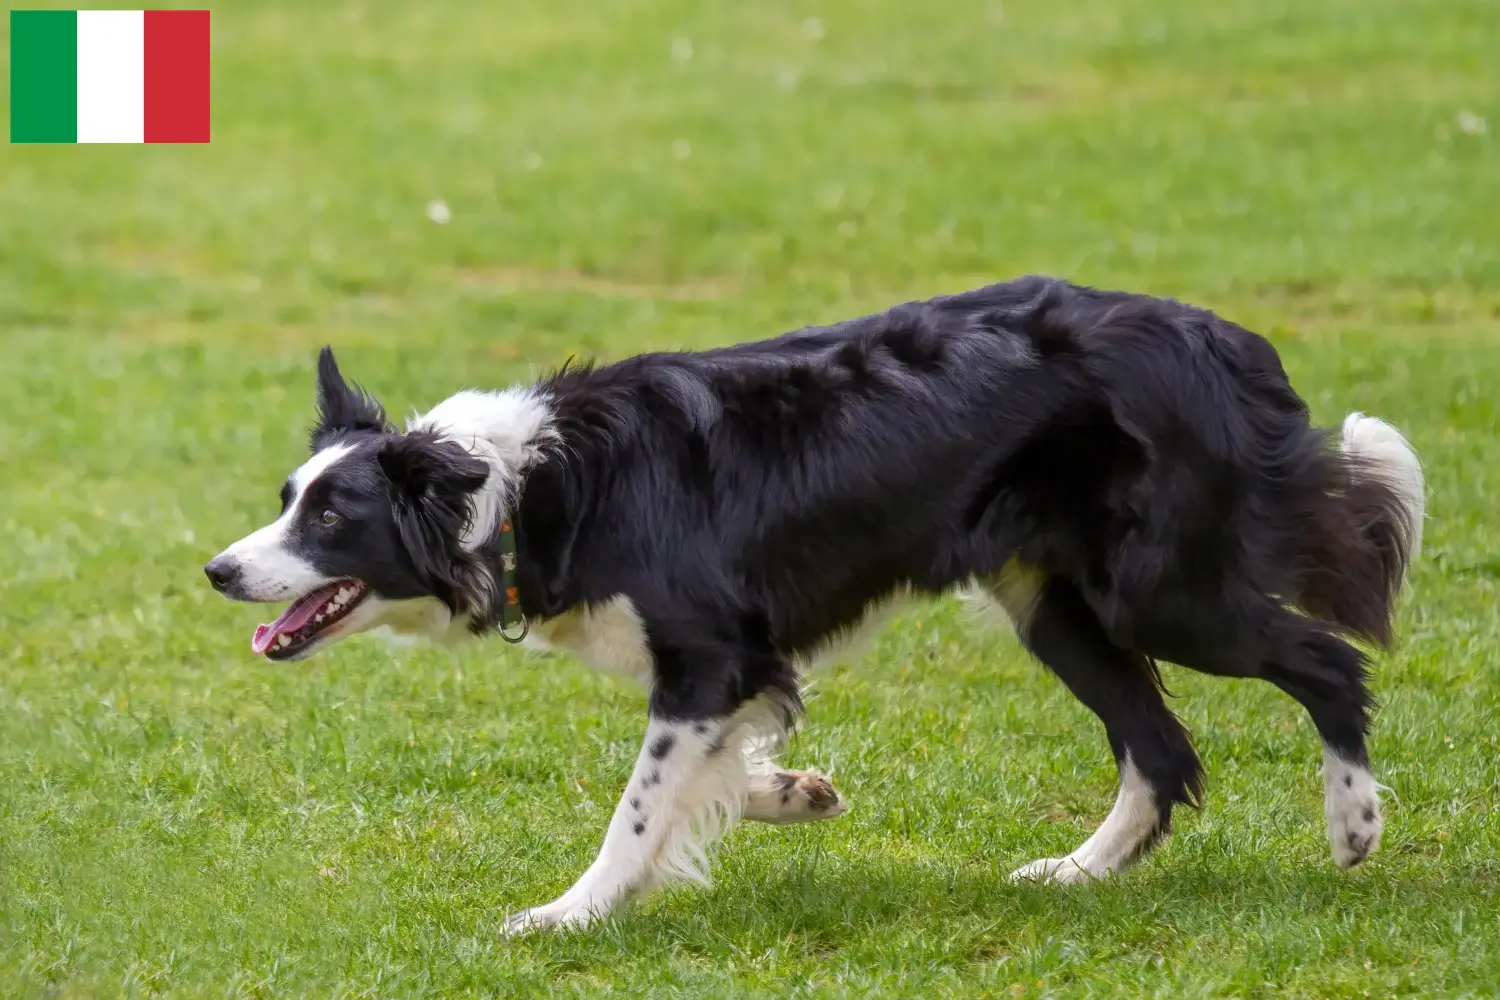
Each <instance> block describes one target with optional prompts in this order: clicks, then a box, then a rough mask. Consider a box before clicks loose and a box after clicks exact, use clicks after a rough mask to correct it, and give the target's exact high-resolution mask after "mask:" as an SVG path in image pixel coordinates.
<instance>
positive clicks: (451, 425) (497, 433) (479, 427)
mask: <svg viewBox="0 0 1500 1000" xmlns="http://www.w3.org/2000/svg"><path fill="white" fill-rule="evenodd" d="M552 413H553V409H552V401H551V399H549V398H548V397H547V395H546V394H545V393H542V392H539V391H538V390H536V389H535V388H533V387H531V386H512V387H511V388H509V389H502V390H500V391H498V392H476V391H474V390H465V391H463V392H460V393H456V394H454V395H452V396H449V397H448V398H447V399H445V400H443V401H442V402H441V403H439V404H438V405H436V406H434V407H433V408H432V409H431V410H428V411H427V412H426V413H425V414H422V415H420V416H415V417H413V418H412V419H411V420H410V422H408V424H407V426H406V430H407V433H411V432H413V431H426V432H430V433H433V434H437V435H439V436H440V437H441V438H442V439H443V440H446V441H453V442H455V443H457V444H459V445H462V446H463V447H464V448H465V449H467V450H468V451H469V453H470V454H472V455H474V456H475V457H476V458H479V459H481V460H483V461H484V462H486V463H487V464H488V465H489V467H490V476H489V481H488V482H486V483H485V486H484V489H482V490H479V491H478V492H476V493H475V494H474V498H473V502H474V519H473V521H471V522H470V523H469V525H468V527H467V528H466V529H465V531H464V539H463V544H464V546H465V547H466V548H469V549H474V548H477V547H478V546H480V545H481V544H483V543H484V541H485V540H486V539H488V538H490V537H492V536H493V535H494V533H495V531H496V530H497V529H498V528H499V526H500V521H501V519H502V518H503V517H504V516H505V512H506V511H507V510H509V509H511V508H512V507H513V506H514V505H515V501H516V499H517V497H516V491H517V489H518V488H519V486H520V484H521V474H522V473H523V472H525V471H526V469H528V468H529V467H530V466H532V465H533V464H535V463H536V462H537V460H538V459H540V458H541V456H542V454H543V452H544V451H545V450H546V449H547V448H548V447H549V446H551V445H553V444H555V443H556V441H557V432H556V431H554V430H553V429H552Z"/></svg>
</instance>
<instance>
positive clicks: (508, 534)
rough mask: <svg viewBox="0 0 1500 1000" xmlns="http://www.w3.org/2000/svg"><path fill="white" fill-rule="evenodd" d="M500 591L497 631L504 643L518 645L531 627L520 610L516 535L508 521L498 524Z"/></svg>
mask: <svg viewBox="0 0 1500 1000" xmlns="http://www.w3.org/2000/svg"><path fill="white" fill-rule="evenodd" d="M500 589H501V590H502V591H503V592H504V594H505V603H504V604H502V605H501V607H500V628H499V629H498V630H497V631H499V633H500V638H502V639H504V640H505V641H506V642H509V643H512V644H514V643H518V642H520V641H521V640H522V639H525V638H526V633H528V632H530V631H531V626H530V625H529V624H528V623H527V621H526V612H524V611H522V610H521V592H520V589H519V587H518V585H517V582H516V533H515V531H514V530H513V529H512V528H511V524H510V522H509V521H501V522H500ZM518 626H519V627H520V629H521V631H519V632H517V631H516V628H517V627H518Z"/></svg>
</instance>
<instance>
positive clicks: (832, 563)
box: [206, 277, 1424, 931]
mask: <svg viewBox="0 0 1500 1000" xmlns="http://www.w3.org/2000/svg"><path fill="white" fill-rule="evenodd" d="M317 391H318V411H319V416H318V422H317V426H316V427H315V428H314V430H313V432H312V457H311V458H310V459H309V460H308V461H307V462H305V463H303V464H302V466H301V467H300V468H298V469H296V470H295V471H294V472H293V473H292V474H291V476H290V477H289V478H288V479H287V480H286V484H285V485H284V486H283V487H282V489H281V514H280V516H279V517H278V518H277V519H276V520H275V521H274V522H273V523H271V524H270V525H268V526H266V527H264V528H261V529H260V530H259V531H256V532H255V533H253V534H251V535H249V536H248V537H246V538H244V539H242V540H241V541H239V542H236V543H235V544H234V545H231V546H230V547H229V548H228V549H227V550H225V551H224V553H223V554H221V555H219V556H218V557H216V558H215V559H214V560H213V561H212V562H210V563H209V564H208V566H207V567H206V571H207V574H208V577H209V579H210V580H211V582H212V583H213V585H214V587H215V588H217V589H218V590H219V591H221V592H222V593H223V594H224V595H225V596H227V597H230V598H233V599H235V600H240V601H258V602H280V601H291V602H292V603H291V606H290V607H289V608H288V609H287V610H286V612H285V613H284V614H282V615H281V616H280V617H279V618H277V619H276V620H275V622H273V623H271V624H269V625H263V626H261V627H260V629H258V630H257V632H256V635H255V639H254V642H253V648H254V650H255V652H257V653H259V654H263V655H265V656H267V657H269V658H270V659H272V660H295V659H301V658H303V657H306V656H309V655H311V654H312V653H314V652H316V651H318V650H320V649H323V648H324V647H326V646H328V645H330V644H332V643H334V642H336V641H338V640H340V639H343V638H345V637H347V636H350V635H354V634H355V633H358V632H364V631H367V630H371V629H377V628H379V629H385V630H387V631H389V632H394V633H400V634H407V635H419V636H426V637H429V638H435V639H438V640H449V639H456V638H459V637H466V636H482V635H485V634H490V633H495V632H500V633H501V634H505V635H507V636H508V637H510V638H515V633H516V632H517V631H519V630H521V627H523V626H524V625H526V624H529V626H530V630H531V640H532V641H533V642H536V641H540V642H542V643H543V644H546V645H550V646H552V647H560V648H564V649H569V650H572V651H573V652H575V653H576V654H577V655H578V656H579V657H580V658H582V659H583V660H585V661H586V662H589V663H591V664H593V665H595V666H598V667H601V668H604V669H608V670H612V671H616V672H620V673H623V674H626V675H629V676H632V677H635V678H638V679H639V680H640V681H641V682H642V683H643V684H644V685H645V686H646V687H647V688H648V689H649V692H650V696H649V715H648V719H647V723H646V730H645V734H644V737H643V739H642V741H641V748H640V754H639V756H638V758H637V759H636V762H635V769H634V771H633V772H632V774H631V776H630V780H629V783H628V784H627V785H626V787H625V790H624V792H623V794H622V796H621V798H620V803H619V806H618V808H617V809H616V811H615V814H614V818H613V819H612V820H611V821H610V824H609V828H608V831H607V832H606V833H605V835H604V843H603V846H602V847H601V849H600V851H599V855H598V859H597V860H596V861H595V862H594V863H593V865H592V866H591V867H590V868H589V869H588V870H587V871H586V872H585V873H584V874H583V876H582V877H581V878H580V879H579V880H578V882H577V883H576V884H575V885H574V886H573V887H572V888H571V889H569V890H568V891H567V892H565V893H564V894H563V895H562V896H561V897H560V898H559V899H557V900H555V901H554V902H551V903H548V904H546V905H544V906H538V907H536V908H534V909H530V910H526V911H524V912H522V913H519V914H517V915H515V916H513V917H512V918H511V919H510V921H509V922H508V924H507V926H508V928H509V929H511V930H516V931H518V930H524V929H528V928H533V927H544V926H576V925H581V924H586V923H588V922H590V921H592V920H594V919H596V918H599V917H602V916H603V915H605V914H607V913H609V912H610V911H611V910H612V909H613V908H614V907H616V906H617V905H618V904H620V903H621V902H622V901H624V900H626V899H627V898H629V897H630V896H632V895H633V894H636V893H640V892H644V891H646V890H648V889H650V888H651V887H652V886H654V885H656V884H657V883H659V882H660V881H661V880H662V879H663V878H665V877H668V876H673V875H677V876H687V877H697V878H700V879H703V878H706V867H707V856H706V849H707V845H708V843H709V842H710V841H711V840H712V839H713V838H714V837H716V836H718V835H719V834H721V833H723V832H724V831H725V829H726V828H727V826H728V825H729V824H730V823H732V822H733V821H734V820H735V819H737V818H751V819H757V820H762V821H768V822H791V821H797V820H803V819H819V818H824V817H826V816H831V815H835V814H836V813H838V812H841V811H842V809H843V802H842V800H841V799H840V797H839V796H838V794H837V792H836V791H834V789H833V788H832V786H831V785H829V784H828V783H827V782H826V781H825V780H823V779H822V778H820V777H819V776H817V775H815V774H808V773H801V772H793V771H784V770H781V769H779V768H778V767H776V765H774V764H773V763H772V762H771V760H770V757H769V754H770V752H771V751H772V750H774V748H775V745H776V743H777V741H778V740H779V739H780V738H781V737H782V736H783V735H784V734H785V732H786V731H787V729H788V727H790V725H791V724H792V722H793V720H794V718H795V716H796V713H797V711H798V709H799V708H800V701H799V697H798V692H799V678H800V677H801V675H802V673H803V672H804V671H805V670H806V669H807V668H808V667H809V666H810V665H811V664H812V663H813V662H815V661H817V660H819V659H822V658H824V657H826V655H827V654H829V653H830V652H832V651H834V650H836V649H837V648H838V647H839V646H840V645H841V644H842V642H843V641H844V640H847V639H848V638H850V637H851V636H852V635H853V634H854V633H856V632H858V631H859V630H860V628H861V626H864V625H868V624H869V623H870V622H871V621H872V620H873V619H875V618H877V617H878V615H879V613H880V612H881V610H882V609H885V608H889V606H890V604H891V599H892V598H895V597H905V596H921V595H930V594H938V593H941V592H944V591H948V590H950V589H954V588H958V587H968V588H973V589H975V590H977V591H979V592H981V593H985V594H987V595H988V596H990V597H992V598H993V599H994V602H995V603H996V604H998V605H999V607H1000V608H1002V609H1003V610H1004V612H1005V613H1006V615H1007V616H1008V617H1009V619H1010V620H1011V622H1012V623H1013V624H1014V626H1015V628H1016V630H1017V632H1018V633H1019V635H1020V637H1021V639H1022V641H1023V642H1024V644H1025V645H1026V647H1027V648H1028V649H1029V650H1030V651H1031V653H1032V654H1034V655H1035V656H1036V658H1037V659H1039V660H1040V661H1041V662H1042V663H1044V664H1046V666H1047V667H1049V668H1050V669H1051V670H1052V672H1053V673H1055V674H1056V675H1057V676H1058V678H1059V679H1060V680H1061V681H1062V682H1063V683H1064V684H1065V685H1067V687H1068V689H1069V690H1070V691H1072V692H1073V694H1075V695H1076V696H1077V697H1078V698H1079V699H1080V700H1081V701H1082V702H1083V703H1084V704H1085V705H1087V706H1088V707H1089V708H1090V709H1091V710H1092V711H1093V712H1094V713H1095V714H1097V715H1098V716H1099V718H1100V720H1101V721H1102V722H1103V723H1104V730H1105V733H1106V735H1107V737H1108V739H1109V746H1110V749H1111V750H1112V751H1113V754H1114V759H1115V762H1116V764H1117V766H1118V768H1119V776H1120V783H1119V792H1118V798H1117V800H1116V802H1115V805H1114V808H1113V809H1112V810H1111V812H1110V813H1109V815H1108V817H1107V818H1106V819H1105V820H1104V822H1103V824H1102V825H1101V826H1100V827H1099V829H1098V830H1097V832H1095V833H1094V835H1093V836H1091V837H1089V838H1088V840H1086V841H1085V842H1084V843H1083V844H1082V845H1081V846H1079V847H1078V849H1077V850H1075V851H1073V852H1072V853H1071V854H1069V855H1068V856H1067V857H1064V858H1044V859H1042V860H1039V861H1033V862H1032V863H1030V864H1028V865H1025V866H1024V867H1022V868H1021V869H1019V870H1018V871H1017V872H1016V873H1015V877H1017V878H1021V879H1031V880H1038V881H1052V882H1078V881H1083V880H1087V879H1092V878H1099V877H1103V876H1106V875H1108V874H1110V873H1114V872H1118V871H1120V870H1122V869H1124V868H1125V867H1126V866H1128V865H1129V864H1131V863H1132V862H1134V861H1135V860H1137V859H1138V858H1140V857H1141V856H1142V855H1143V854H1145V853H1146V852H1147V851H1148V850H1149V849H1150V848H1151V846H1152V845H1153V844H1154V843H1156V842H1157V841H1158V840H1159V839H1161V838H1162V837H1163V836H1164V835H1165V834H1166V833H1167V832H1168V830H1169V829H1170V825H1171V817H1172V810H1173V808H1174V807H1175V806H1176V805H1178V804H1179V803H1188V804H1196V803H1197V802H1198V801H1199V797H1200V791H1201V779H1202V769H1201V766H1200V764H1199V762H1198V757H1197V756H1196V754H1195V753H1194V752H1193V747H1192V743H1191V741H1190V740H1189V738H1188V733H1187V732H1186V731H1185V730H1184V728H1183V726H1182V724H1181V723H1180V722H1178V720H1177V718H1176V717H1175V716H1174V715H1173V714H1172V712H1171V711H1169V710H1168V708H1167V706H1166V704H1165V703H1164V701H1163V691H1162V685H1161V678H1160V676H1159V674H1158V671H1157V666H1156V665H1157V662H1158V661H1163V660H1164V661H1169V662H1171V663H1176V664H1181V665H1182V666H1185V667H1190V668H1193V669H1196V670H1200V671H1203V672H1206V673H1210V674H1216V675H1219V676H1224V677H1258V678H1262V679H1264V680H1267V681H1269V682H1270V683H1272V684H1274V685H1276V686H1277V687H1279V688H1280V689H1281V690H1283V691H1285V692H1286V693H1287V694H1289V695H1291V696H1292V697H1293V698H1295V699H1296V700H1297V701H1299V702H1301V703H1302V705H1303V706H1304V707H1306V709H1307V711H1308V712H1309V714H1310V715H1311V716H1312V720H1313V723H1314V724H1315V725H1316V726H1317V729H1318V733H1319V734H1320V736H1321V738H1322V742H1323V774H1324V795H1325V812H1326V818H1327V822H1328V836H1329V841H1330V843H1331V844H1332V848H1333V858H1334V861H1335V862H1337V863H1338V864H1339V865H1341V866H1349V865H1354V864H1357V863H1358V862H1359V861H1361V860H1363V859H1364V858H1365V857H1366V856H1367V855H1368V854H1369V853H1370V852H1371V851H1373V850H1375V848H1376V847H1377V846H1378V844H1379V841H1380V832H1381V826H1382V821H1381V814H1380V803H1379V800H1378V797H1377V789H1378V788H1379V786H1378V785H1377V784H1376V782H1375V780H1374V778H1373V776H1372V774H1371V770H1370V761H1369V756H1368V754H1367V752H1366V749H1365V732H1366V729H1367V727H1368V725H1369V719H1370V710H1371V697H1370V694H1369V691H1368V689H1367V687H1366V663H1367V661H1366V657H1365V654H1364V653H1363V652H1361V649H1360V647H1358V646H1356V645H1354V644H1352V643H1351V641H1350V640H1351V639H1354V640H1359V641H1362V642H1367V643H1373V644H1377V645H1382V646H1384V645H1388V644H1389V643H1390V641H1391V631H1392V613H1393V605H1394V604H1395V602H1396V598H1397V595H1398V592H1399V591H1400V588H1401V585H1402V580H1403V577H1404V575H1405V573H1406V570H1407V566H1408V564H1409V563H1410V561H1411V560H1412V559H1413V558H1414V557H1415V555H1416V553H1417V550H1418V548H1419V545H1420V541H1421V531H1422V520H1423V505H1424V499H1423V481H1422V472H1421V467H1420V465H1419V463H1418V461H1417V457H1416V455H1415V454H1414V452H1413V451H1412V449H1411V447H1410V446H1409V445H1408V444H1407V442H1406V440H1405V439H1404V438H1403V437H1402V436H1401V434H1400V433H1399V432H1397V431H1396V430H1395V429H1394V428H1393V427H1391V426H1390V425H1388V424H1386V423H1383V422H1382V421H1380V420H1376V419H1374V418H1372V417H1366V416H1362V415H1360V414H1353V415H1351V416H1350V417H1349V418H1348V419H1347V420H1346V421H1345V422H1344V424H1343V427H1342V430H1341V431H1326V430H1320V429H1317V428H1315V427H1313V426H1311V425H1310V423H1309V419H1308V409H1307V406H1306V405H1305V404H1304V403H1303V401H1302V399H1301V398H1299V397H1298V395H1297V394H1296V393H1295V392H1294V391H1293V390H1292V388H1291V386H1290V385H1289V384H1288V381H1287V376H1286V373H1285V372H1284V371H1283V369H1282V366H1281V363H1280V361H1279V359H1278V358H1277V355H1276V352H1275V350H1274V349H1273V348H1272V347H1271V345H1270V344H1269V343H1268V342H1267V341H1265V340H1264V339H1262V338H1261V337H1259V336H1257V335H1256V334H1253V333H1250V332H1249V331H1247V330H1245V329H1243V328H1241V327H1239V326H1236V325H1235V324H1233V323H1230V322H1228V321H1226V320H1223V319H1221V318H1219V317H1217V316H1215V315H1214V314H1212V313H1210V312H1207V311H1204V310H1201V309H1196V308H1192V307H1190V306H1187V305H1183V304H1181V303H1178V302H1174V301H1170V300H1163V299H1156V298H1150V297H1146V296H1141V295H1131V294H1125V293H1120V292H1108V291H1099V290H1095V289H1091V288H1084V287H1079V286H1077V285H1073V284H1069V283H1067V282H1065V281H1060V280H1055V279H1050V278H1042V277H1027V278H1021V279H1018V280H1015V281H1011V282H1007V283H1004V284H998V285H992V286H990V287H987V288H981V289H978V290H976V291H972V292H966V293H964V294H960V295H951V296H944V297H941V298H935V299H931V300H929V301H926V302H913V303H908V304H905V305H898V306H895V307H894V308H891V309H888V310H886V311H885V312H881V313H878V314H876V315H873V316H868V317H865V318H862V319H855V320H851V321H849V322H846V323H839V324H836V325H833V326H827V327H812V328H808V329H804V330H799V331H797V332H794V333H789V334H786V335H785V336H782V337H779V338H777V339H774V340H768V341H763V342H760V343H751V344H743V345H740V346H735V347H726V348H721V349H716V350H709V351H703V352H698V353H680V354H671V353H664V354H647V355H643V356H640V357H635V358H631V359H629V360H625V361H620V362H618V363H616V364H611V365H605V366H598V367H565V368H564V369H563V370H562V371H560V372H558V373H556V374H554V375H551V376H550V377H547V378H543V379H541V380H540V381H538V382H536V383H534V384H532V385H528V386H521V387H514V388H510V389H506V390H503V391H499V392H477V391H465V392H460V393H458V394H457V395H455V396H453V397H451V398H449V399H447V400H445V401H444V402H442V403H440V404H438V406H437V407H435V408H434V409H432V410H431V411H430V412H428V413H426V414H424V415H421V416H417V417H414V418H413V419H412V420H411V422H410V423H409V424H408V426H407V428H406V430H405V432H402V431H400V430H398V429H397V428H395V427H393V426H392V425H391V424H390V423H389V422H388V421H387V419H386V417H385V414H384V411H383V410H382V409H381V407H380V405H379V404H378V403H376V402H375V401H374V399H372V398H371V397H370V396H368V395H366V394H365V393H364V392H363V391H362V390H361V389H359V388H358V387H356V386H352V385H350V384H348V383H346V382H345V381H344V379H343V378H342V376H341V375H340V374H339V370H338V368H337V366H336V365H335V363H334V359H333V355H332V354H331V353H330V352H329V351H328V350H327V349H326V348H325V349H324V351H323V353H322V355H321V357H320V358H319V361H318V390H317ZM517 605H519V607H517ZM521 612H524V615H525V616H526V617H525V619H524V620H522V619H521V618H520V615H521Z"/></svg>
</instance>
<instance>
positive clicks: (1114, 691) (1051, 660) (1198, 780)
mask: <svg viewBox="0 0 1500 1000" xmlns="http://www.w3.org/2000/svg"><path fill="white" fill-rule="evenodd" d="M987 586H988V588H989V589H990V591H991V592H992V593H993V594H994V595H995V596H996V598H998V599H999V601H1000V603H1001V604H1002V605H1003V606H1004V607H1005V609H1006V612H1007V613H1008V614H1009V615H1010V617H1011V619H1012V621H1013V622H1014V623H1015V625H1016V629H1017V632H1018V633H1019V634H1020V636H1021V639H1022V641H1023V642H1024V643H1025V644H1026V647H1027V648H1028V649H1029V650H1031V652H1032V654H1033V655H1035V656H1036V657H1037V659H1039V660H1041V661H1042V662H1043V663H1044V664H1046V665H1047V666H1048V667H1049V668H1050V669H1051V670H1052V672H1053V673H1055V674H1057V676H1058V677H1059V678H1060V679H1061V680H1062V682H1063V683H1064V684H1066V685H1067V686H1068V689H1069V690H1070V691H1072V692H1073V694H1074V695H1076V696H1077V697H1078V699H1079V700H1080V701H1082V702H1083V703H1084V704H1085V705H1087V706H1088V707H1089V709H1091V710H1092V711H1093V712H1094V714H1095V715H1097V716H1099V718H1100V720H1101V721H1103V723H1104V729H1105V732H1106V734H1107V735H1108V738H1109V745H1110V749H1111V750H1112V751H1114V756H1115V763H1116V764H1117V766H1118V767H1119V771H1120V790H1119V794H1118V797H1117V798H1116V800H1115V805H1114V808H1113V809H1112V810H1110V813H1109V816H1108V817H1107V818H1106V819H1105V820H1104V822H1103V824H1102V825H1100V827H1099V829H1098V830H1096V831H1095V832H1094V835H1093V836H1091V837H1089V838H1088V840H1086V841H1084V842H1083V844H1082V845H1080V846H1079V847H1078V848H1077V849H1076V850H1074V851H1073V852H1072V853H1071V854H1069V855H1068V856H1067V857H1063V858H1043V859H1041V860H1038V861H1033V862H1032V863H1030V864H1028V865H1025V866H1023V867H1021V868H1020V869H1018V870H1017V871H1016V872H1015V873H1014V874H1013V875H1012V877H1013V878H1015V879H1031V880H1038V881H1054V882H1081V881H1085V880H1088V879H1092V878H1099V877H1102V876H1105V875H1109V874H1111V873H1114V872H1118V871H1121V870H1123V869H1125V868H1127V867H1128V866H1130V865H1131V864H1133V863H1134V862H1135V861H1137V860H1139V859H1140V858H1141V857H1142V856H1143V855H1144V854H1145V853H1146V852H1147V851H1149V850H1150V849H1151V848H1152V847H1153V846H1154V845H1155V844H1156V842H1157V841H1159V840H1160V839H1161V838H1162V837H1163V836H1165V835H1166V834H1167V833H1169V832H1170V830H1171V826H1172V808H1173V806H1174V805H1176V804H1177V803H1179V802H1180V803H1187V804H1195V803H1196V802H1197V801H1198V797H1199V794H1200V791H1201V787H1202V767H1201V765H1200V764H1199V762H1198V755H1197V754H1196V753H1194V751H1193V747H1192V743H1191V741H1190V740H1189V739H1188V734H1187V731H1186V730H1185V729H1183V727H1182V724H1181V723H1180V722H1178V721H1177V718H1176V716H1174V715H1173V714H1172V713H1171V711H1170V710H1169V709H1168V708H1167V706H1166V703H1165V702H1164V701H1163V700H1162V693H1161V687H1160V681H1159V678H1158V676H1157V673H1156V667H1155V665H1154V664H1153V663H1152V662H1151V661H1150V660H1149V659H1147V658H1146V657H1144V656H1142V655H1140V654H1138V653H1132V652H1129V651H1126V650H1124V649H1121V648H1119V647H1118V646H1116V645H1114V644H1113V643H1112V642H1110V640H1109V638H1108V636H1107V635H1106V634H1105V632H1104V628H1103V626H1102V625H1101V624H1100V623H1099V620H1098V618H1097V616H1095V614H1094V613H1093V611H1092V610H1090V609H1089V607H1088V605H1087V604H1086V603H1085V602H1084V599H1083V597H1082V595H1080V594H1079V593H1078V591H1077V589H1076V588H1075V587H1074V586H1073V585H1072V584H1070V583H1068V582H1067V581H1065V580H1063V579H1061V578H1058V577H1051V578H1044V577H1043V576H1041V574H1040V573H1038V572H1035V571H1032V570H1029V569H1027V568H1026V567H1023V566H1020V565H1019V564H1017V563H1014V562H1013V563H1011V564H1010V565H1009V566H1007V567H1006V571H1005V572H1004V573H1002V574H1001V575H1000V576H999V577H997V578H995V579H994V580H992V581H988V583H987Z"/></svg>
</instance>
